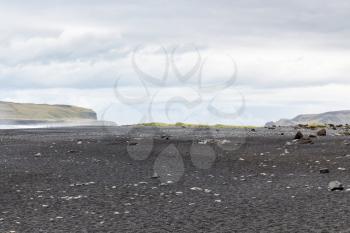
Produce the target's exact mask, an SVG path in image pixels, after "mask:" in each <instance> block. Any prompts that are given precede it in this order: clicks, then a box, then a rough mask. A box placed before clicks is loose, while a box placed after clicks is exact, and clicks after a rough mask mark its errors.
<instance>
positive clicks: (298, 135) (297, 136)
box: [294, 131, 304, 139]
mask: <svg viewBox="0 0 350 233" xmlns="http://www.w3.org/2000/svg"><path fill="white" fill-rule="evenodd" d="M303 137H304V135H303V133H302V132H300V131H298V132H297V134H296V135H295V136H294V139H302V138H303Z"/></svg>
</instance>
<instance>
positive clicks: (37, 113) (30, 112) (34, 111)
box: [0, 101, 97, 121]
mask: <svg viewBox="0 0 350 233" xmlns="http://www.w3.org/2000/svg"><path fill="white" fill-rule="evenodd" d="M96 119H97V116H96V113H95V112H94V111H93V110H91V109H86V108H81V107H76V106H70V105H48V104H22V103H11V102H3V101H0V120H43V121H65V120H96Z"/></svg>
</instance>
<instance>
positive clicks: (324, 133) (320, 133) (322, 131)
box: [317, 129, 327, 137]
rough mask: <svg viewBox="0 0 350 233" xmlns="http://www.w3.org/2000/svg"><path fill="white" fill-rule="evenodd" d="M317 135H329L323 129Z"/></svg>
mask: <svg viewBox="0 0 350 233" xmlns="http://www.w3.org/2000/svg"><path fill="white" fill-rule="evenodd" d="M317 135H318V136H321V137H322V136H326V135H327V131H326V129H321V130H319V131H318V132H317Z"/></svg>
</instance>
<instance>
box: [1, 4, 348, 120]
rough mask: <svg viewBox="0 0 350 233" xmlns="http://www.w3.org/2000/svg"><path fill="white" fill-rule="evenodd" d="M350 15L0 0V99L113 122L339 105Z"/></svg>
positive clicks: (343, 106)
mask: <svg viewBox="0 0 350 233" xmlns="http://www.w3.org/2000/svg"><path fill="white" fill-rule="evenodd" d="M349 12H350V2H348V1H345V0H335V1H331V2H330V1H325V0H321V1H320V0H319V1H316V0H311V1H308V2H305V1H301V0H293V1H288V2H282V1H277V0H271V1H264V2H262V1H258V0H248V1H246V0H245V1H243V0H237V1H226V0H225V1H224V0H223V1H219V2H214V1H176V2H175V1H162V0H152V1H148V2H139V1H128V2H120V1H109V0H106V1H92V0H87V1H81V0H78V1H74V2H72V1H65V0H63V1H50V2H42V1H34V0H29V1H26V2H21V1H17V0H15V1H11V2H7V3H1V8H0V13H1V16H0V18H1V22H0V31H1V34H0V51H1V52H0V81H1V82H2V85H1V92H0V100H2V101H13V102H24V103H25V102H28V103H47V104H68V105H77V106H81V107H86V108H91V109H93V110H95V111H96V112H97V113H98V117H99V119H103V120H109V121H114V122H116V123H117V124H133V123H139V122H142V121H146V122H150V121H156V122H178V121H181V122H191V123H204V124H216V123H223V124H241V125H263V124H264V123H265V122H267V121H276V120H279V119H280V118H292V117H294V116H296V115H298V114H307V113H322V112H328V111H337V110H347V109H350V104H349V103H348V101H347V96H349V94H348V90H349V88H350V80H349V78H348V73H350V72H349V71H350V59H349V58H350V53H349V49H350V42H349V41H348V40H347V38H348V36H349V34H350V27H349V26H350V25H349V24H350V14H349ZM186 74H187V75H186ZM163 77H164V78H167V79H166V82H161V79H162V78H163ZM198 77H201V78H202V81H203V82H202V83H201V84H202V85H200V83H199V82H197V81H198ZM186 78H188V79H186ZM231 78H232V79H231ZM117 80H119V81H118V82H117ZM227 81H229V82H227ZM145 87H146V88H147V89H146V90H145ZM205 87H206V88H205ZM208 106H211V107H209V108H208Z"/></svg>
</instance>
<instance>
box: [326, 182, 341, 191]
mask: <svg viewBox="0 0 350 233" xmlns="http://www.w3.org/2000/svg"><path fill="white" fill-rule="evenodd" d="M328 190H329V191H336V190H344V187H343V184H342V183H340V182H339V181H331V182H329V184H328Z"/></svg>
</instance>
